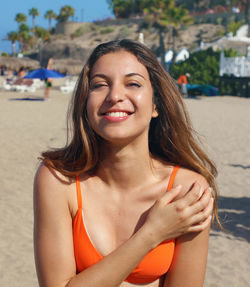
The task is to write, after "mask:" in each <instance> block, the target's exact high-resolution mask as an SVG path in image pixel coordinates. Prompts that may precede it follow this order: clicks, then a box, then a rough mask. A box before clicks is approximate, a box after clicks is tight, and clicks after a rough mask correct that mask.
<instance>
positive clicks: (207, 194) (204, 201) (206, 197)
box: [190, 188, 212, 214]
mask: <svg viewBox="0 0 250 287" xmlns="http://www.w3.org/2000/svg"><path fill="white" fill-rule="evenodd" d="M211 198H212V193H211V189H210V188H206V189H205V191H204V193H203V194H202V196H201V198H200V199H199V200H198V201H196V202H195V203H194V204H193V205H192V206H191V207H190V208H191V209H192V213H193V214H194V213H198V212H200V211H201V210H203V209H205V208H206V207H207V206H208V204H209V201H210V199H211Z"/></svg>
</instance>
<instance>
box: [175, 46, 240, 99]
mask: <svg viewBox="0 0 250 287" xmlns="http://www.w3.org/2000/svg"><path fill="white" fill-rule="evenodd" d="M224 53H225V56H226V57H235V56H238V53H237V51H234V50H233V49H226V50H224ZM219 66H220V50H217V51H213V50H212V48H209V49H207V50H204V51H199V52H196V53H193V54H191V55H190V57H189V58H188V59H187V60H186V61H184V62H180V63H176V64H174V65H173V67H172V71H171V76H172V77H173V78H174V79H178V77H179V76H180V75H183V74H186V73H189V74H190V78H189V82H190V83H191V84H198V85H212V86H215V87H217V88H218V87H219ZM228 89H229V87H228V86H222V87H221V91H220V92H221V93H222V94H224V93H225V91H227V92H228V93H229V92H230V91H229V90H228Z"/></svg>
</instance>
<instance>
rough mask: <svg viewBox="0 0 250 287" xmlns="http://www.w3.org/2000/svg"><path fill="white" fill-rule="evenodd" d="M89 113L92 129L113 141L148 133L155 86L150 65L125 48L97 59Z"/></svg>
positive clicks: (154, 114) (89, 98) (93, 71)
mask: <svg viewBox="0 0 250 287" xmlns="http://www.w3.org/2000/svg"><path fill="white" fill-rule="evenodd" d="M87 115H88V120H89V122H90V125H91V127H92V128H93V130H94V131H95V132H96V133H97V134H98V135H99V136H100V137H102V138H103V139H105V140H107V141H110V142H117V143H118V142H122V141H127V140H131V139H133V138H136V137H139V136H144V137H145V138H147V137H148V129H149V124H150V120H151V118H152V117H157V115H158V113H157V111H156V110H155V107H154V104H153V89H152V86H151V82H150V79H149V75H148V72H147V69H146V68H145V66H144V65H142V64H141V63H140V62H139V61H138V60H137V58H136V57H135V56H134V55H133V54H131V53H129V52H126V51H124V50H121V51H119V52H114V53H109V54H106V55H104V56H102V57H101V58H99V59H98V60H97V62H96V63H95V64H94V66H93V68H92V70H91V73H90V91H89V94H88V101H87Z"/></svg>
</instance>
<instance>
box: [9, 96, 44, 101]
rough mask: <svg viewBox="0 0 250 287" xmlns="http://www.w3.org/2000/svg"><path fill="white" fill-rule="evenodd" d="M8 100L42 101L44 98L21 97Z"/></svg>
mask: <svg viewBox="0 0 250 287" xmlns="http://www.w3.org/2000/svg"><path fill="white" fill-rule="evenodd" d="M9 101H40V102H43V101H44V98H42V97H23V98H11V99H9Z"/></svg>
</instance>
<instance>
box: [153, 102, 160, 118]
mask: <svg viewBox="0 0 250 287" xmlns="http://www.w3.org/2000/svg"><path fill="white" fill-rule="evenodd" d="M158 116H159V113H158V111H157V109H156V105H155V104H154V105H153V111H152V118H157V117H158Z"/></svg>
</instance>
